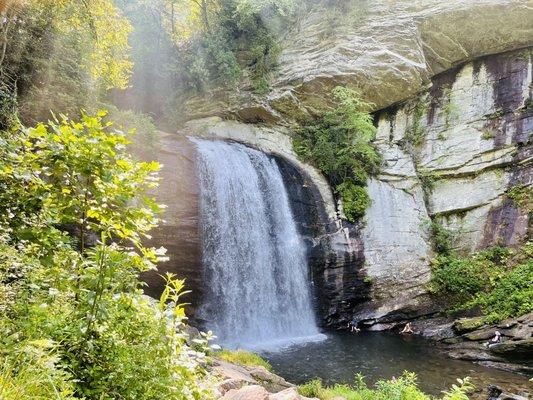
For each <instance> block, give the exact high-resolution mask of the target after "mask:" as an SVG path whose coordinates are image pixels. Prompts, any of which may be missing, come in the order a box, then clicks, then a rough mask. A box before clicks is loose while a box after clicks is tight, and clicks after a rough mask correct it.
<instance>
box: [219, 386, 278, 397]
mask: <svg viewBox="0 0 533 400" xmlns="http://www.w3.org/2000/svg"><path fill="white" fill-rule="evenodd" d="M268 398H269V394H268V392H267V391H266V389H265V388H264V387H262V386H259V385H252V386H245V387H243V388H241V389H231V390H230V391H228V392H227V393H226V394H225V395H224V396H223V397H221V400H267V399H268Z"/></svg>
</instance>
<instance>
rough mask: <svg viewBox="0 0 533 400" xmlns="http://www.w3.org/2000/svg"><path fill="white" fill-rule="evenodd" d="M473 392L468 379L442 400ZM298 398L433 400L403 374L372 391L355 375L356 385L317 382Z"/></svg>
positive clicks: (458, 399)
mask: <svg viewBox="0 0 533 400" xmlns="http://www.w3.org/2000/svg"><path fill="white" fill-rule="evenodd" d="M473 389H474V387H473V385H472V384H471V383H470V380H469V379H468V378H466V379H464V380H458V385H453V386H452V389H451V390H450V391H448V392H444V396H443V397H442V400H468V393H469V392H470V391H472V390H473ZM298 391H299V392H300V394H301V395H303V396H306V397H317V398H319V399H320V400H333V399H335V398H336V397H337V396H340V397H343V398H345V399H346V400H433V399H434V398H433V397H431V396H428V395H426V394H424V393H422V392H421V391H420V389H418V386H417V383H416V375H415V374H414V373H409V372H404V374H403V375H402V376H401V377H400V378H393V379H391V380H389V381H379V382H377V383H376V384H375V388H374V389H372V388H369V387H368V386H367V385H366V384H365V382H364V380H363V377H362V376H361V375H357V376H356V379H355V384H353V385H346V384H337V385H334V386H331V387H325V386H324V385H323V384H322V382H321V381H320V380H313V381H311V382H309V383H306V384H304V385H301V386H300V387H299V388H298Z"/></svg>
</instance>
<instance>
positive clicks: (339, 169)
mask: <svg viewBox="0 0 533 400" xmlns="http://www.w3.org/2000/svg"><path fill="white" fill-rule="evenodd" d="M332 94H333V97H334V99H335V102H336V105H335V107H334V108H333V109H332V110H330V111H328V112H326V113H324V114H323V115H322V116H321V117H319V118H317V119H316V120H314V121H310V122H308V123H304V124H303V126H302V127H301V129H299V130H298V131H297V132H296V136H295V138H294V140H293V146H294V150H295V151H296V153H297V154H298V156H299V157H300V158H301V159H302V160H304V161H306V162H309V163H311V164H313V165H314V166H315V167H317V168H318V169H319V170H320V171H321V172H323V173H324V174H325V175H326V177H327V178H328V180H329V181H330V183H332V184H333V185H334V186H335V189H336V192H337V194H338V195H339V196H340V198H341V199H342V202H343V205H344V213H345V215H346V217H347V219H348V220H349V221H355V220H356V219H357V218H360V217H361V216H362V215H364V211H365V209H366V208H367V207H368V205H369V204H370V200H369V198H368V195H367V194H366V189H365V187H366V181H367V179H368V176H369V175H371V174H374V173H376V172H377V171H378V170H379V166H380V163H381V157H380V156H379V154H378V153H377V151H376V149H375V147H374V146H373V144H372V141H373V140H374V138H375V135H376V128H375V127H374V124H373V121H372V116H371V115H370V113H369V111H370V105H369V104H368V103H365V102H364V101H363V100H361V99H360V97H359V95H358V93H357V92H355V91H354V90H351V89H347V88H342V87H337V88H335V89H334V90H333V92H332Z"/></svg>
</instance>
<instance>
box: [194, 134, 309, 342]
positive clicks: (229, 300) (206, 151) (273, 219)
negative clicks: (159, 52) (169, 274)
mask: <svg viewBox="0 0 533 400" xmlns="http://www.w3.org/2000/svg"><path fill="white" fill-rule="evenodd" d="M192 140H193V141H194V143H196V146H197V149H198V157H197V171H198V179H199V184H200V232H201V238H202V252H203V254H202V263H203V267H204V271H205V272H204V273H205V288H206V293H205V296H204V297H205V301H204V303H203V305H202V306H201V307H200V309H199V310H198V317H199V319H201V320H204V321H206V327H207V328H208V329H211V330H212V331H213V332H214V333H215V335H217V336H218V338H219V342H220V343H221V344H222V345H224V346H226V347H233V348H235V347H244V348H246V347H262V346H265V347H268V346H269V345H272V344H274V345H275V344H276V343H279V342H281V341H286V340H288V341H294V340H310V339H311V338H310V337H317V335H318V334H319V331H318V328H317V326H316V321H315V317H314V311H313V306H312V298H311V288H310V287H311V282H310V274H309V268H308V265H307V261H306V251H305V246H304V243H303V242H302V240H301V238H300V236H299V234H298V231H297V228H296V225H295V222H294V218H293V215H292V212H291V209H290V205H289V199H288V194H287V191H286V189H285V186H284V183H283V179H282V176H281V173H280V170H279V168H278V165H277V164H276V161H275V159H273V158H271V157H268V156H267V155H266V154H264V153H262V152H260V151H257V150H254V149H251V148H249V147H246V146H244V145H242V144H238V143H228V142H222V141H209V140H200V139H192Z"/></svg>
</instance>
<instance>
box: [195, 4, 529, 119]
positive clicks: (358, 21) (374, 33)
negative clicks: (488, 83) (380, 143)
mask: <svg viewBox="0 0 533 400" xmlns="http://www.w3.org/2000/svg"><path fill="white" fill-rule="evenodd" d="M337 3H338V4H337V6H336V8H334V7H324V6H320V5H318V6H315V7H314V8H312V9H311V10H310V11H309V12H307V13H305V15H302V16H301V17H300V18H299V20H298V21H297V23H296V24H295V25H294V27H293V28H292V29H291V31H290V32H289V33H288V34H287V39H286V40H285V41H284V42H283V43H282V47H283V53H282V55H281V60H280V69H279V71H278V73H277V75H276V77H275V78H274V79H273V81H272V82H271V86H272V88H273V90H272V92H271V93H270V94H269V96H267V98H261V97H257V96H254V95H253V94H251V93H250V92H248V91H246V90H244V91H240V92H239V93H238V94H236V93H232V94H231V96H229V97H228V98H226V99H224V98H223V97H224V96H222V98H216V99H213V98H211V99H207V98H196V99H193V100H192V101H191V102H190V103H189V107H188V114H189V119H194V118H199V117H205V116H213V115H219V116H229V115H231V116H233V117H237V118H238V119H240V120H241V121H244V122H252V123H255V122H264V123H268V124H285V123H287V122H288V121H292V120H294V119H295V118H298V117H301V116H303V115H307V114H309V113H311V114H313V112H314V110H316V109H317V108H319V107H321V106H323V105H324V104H327V103H328V100H329V92H330V90H331V89H332V88H333V87H335V86H338V85H342V86H353V87H356V88H359V89H360V91H361V93H362V95H363V96H364V97H365V98H366V99H367V100H368V101H370V102H372V103H374V104H375V109H376V110H379V109H383V108H385V107H388V106H390V105H392V104H395V103H398V102H401V101H404V100H407V99H409V98H411V97H413V96H414V95H416V94H417V93H418V92H420V91H421V90H423V89H424V88H425V86H426V85H428V84H430V83H431V78H432V77H433V76H434V75H436V74H439V73H441V72H443V71H446V70H447V69H449V68H451V67H454V66H456V65H458V64H460V63H464V62H465V61H468V60H472V59H475V58H477V57H480V56H484V55H488V54H495V53H500V52H504V51H509V50H514V49H518V48H521V47H525V46H529V45H531V43H532V42H533V8H531V4H530V2H529V1H528V0H482V1H479V0H450V1H441V0H415V1H413V0H373V1H368V0H363V1H361V0H354V1H346V2H337Z"/></svg>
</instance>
